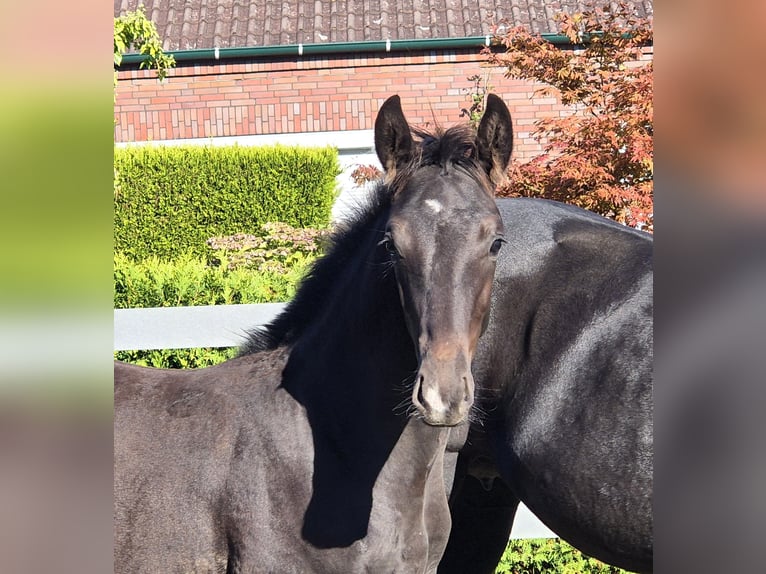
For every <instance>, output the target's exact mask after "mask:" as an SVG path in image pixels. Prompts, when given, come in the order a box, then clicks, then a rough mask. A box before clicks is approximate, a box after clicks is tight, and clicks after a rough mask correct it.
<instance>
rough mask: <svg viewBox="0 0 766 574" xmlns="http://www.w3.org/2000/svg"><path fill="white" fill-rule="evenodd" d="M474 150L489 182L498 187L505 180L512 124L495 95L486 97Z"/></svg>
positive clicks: (504, 108)
mask: <svg viewBox="0 0 766 574" xmlns="http://www.w3.org/2000/svg"><path fill="white" fill-rule="evenodd" d="M476 149H477V152H478V156H479V157H478V159H479V161H480V162H481V165H482V166H483V167H484V169H485V170H486V172H487V174H488V175H489V178H490V180H491V181H492V183H494V184H495V185H498V184H499V183H501V182H502V181H503V180H504V179H505V169H506V168H507V167H508V162H510V161H511V151H512V150H513V124H512V123H511V113H510V112H509V111H508V108H507V107H506V105H505V103H504V102H503V100H501V99H500V98H499V97H498V96H496V95H495V94H489V95H488V96H487V104H486V107H485V108H484V115H483V116H482V118H481V123H480V124H479V133H478V135H477V136H476Z"/></svg>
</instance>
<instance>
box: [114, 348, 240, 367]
mask: <svg viewBox="0 0 766 574" xmlns="http://www.w3.org/2000/svg"><path fill="white" fill-rule="evenodd" d="M236 355H237V348H236V347H231V348H198V349H161V350H159V349H157V350H152V351H117V352H116V353H115V354H114V358H115V359H117V360H118V361H124V362H125V363H132V364H134V365H141V366H142V367H156V368H158V369H201V368H203V367H210V366H212V365H217V364H218V363H223V362H224V361H227V360H229V359H233V358H234V357H235V356H236Z"/></svg>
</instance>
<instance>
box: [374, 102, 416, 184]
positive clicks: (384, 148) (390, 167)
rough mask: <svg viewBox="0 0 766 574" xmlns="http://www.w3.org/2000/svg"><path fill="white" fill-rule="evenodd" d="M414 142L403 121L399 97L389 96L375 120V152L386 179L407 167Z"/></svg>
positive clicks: (407, 126) (404, 120) (407, 125)
mask: <svg viewBox="0 0 766 574" xmlns="http://www.w3.org/2000/svg"><path fill="white" fill-rule="evenodd" d="M413 148H414V142H413V140H412V133H411V132H410V126H409V124H408V123H407V120H406V119H404V112H402V103H401V100H400V99H399V96H391V97H390V98H388V99H387V100H386V101H385V102H384V103H383V105H382V106H381V107H380V111H379V112H378V117H377V118H376V119H375V151H376V152H377V154H378V159H379V160H380V163H381V164H382V165H383V170H384V171H385V172H386V177H387V178H391V177H393V176H394V174H395V173H396V169H397V168H401V167H404V166H405V165H407V164H408V163H409V161H410V159H411V157H412V150H413Z"/></svg>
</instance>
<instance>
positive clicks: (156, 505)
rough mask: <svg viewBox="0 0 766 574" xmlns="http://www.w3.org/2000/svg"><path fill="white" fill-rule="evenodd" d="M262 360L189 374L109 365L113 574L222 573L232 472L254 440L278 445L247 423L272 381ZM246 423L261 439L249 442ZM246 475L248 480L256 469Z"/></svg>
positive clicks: (266, 401) (269, 395) (248, 455)
mask: <svg viewBox="0 0 766 574" xmlns="http://www.w3.org/2000/svg"><path fill="white" fill-rule="evenodd" d="M266 361H267V360H264V359H263V358H261V359H260V363H256V362H253V361H252V359H251V358H244V359H236V360H233V361H228V362H227V363H224V364H222V365H218V366H215V367H209V368H206V369H195V370H182V369H178V370H170V369H168V370H163V369H150V368H144V367H137V366H133V365H125V364H121V363H116V364H115V382H114V388H115V403H114V404H115V415H114V464H115V478H114V489H115V492H114V499H115V503H114V504H115V509H114V510H115V568H116V571H118V572H161V571H190V572H192V571H193V572H226V571H227V564H228V563H229V561H230V559H231V556H230V543H231V540H232V532H231V530H230V529H231V528H232V525H231V520H230V518H231V517H232V512H233V511H232V508H231V504H230V502H229V501H230V500H231V498H232V496H231V493H230V492H229V486H230V482H231V477H232V472H237V473H239V472H240V466H242V465H243V464H245V465H247V464H248V460H252V458H253V456H252V452H253V451H254V450H256V449H258V448H259V444H261V443H271V442H273V443H274V444H275V445H278V444H279V441H278V440H274V437H273V435H274V434H276V431H274V429H273V428H272V427H273V425H269V424H266V420H267V419H264V418H262V419H261V420H258V418H257V415H258V414H261V415H262V416H263V415H266V414H267V413H268V410H269V406H270V404H271V403H272V402H273V401H274V400H275V399H274V398H273V395H274V392H273V390H274V387H276V386H277V385H278V382H279V376H278V375H279V372H280V371H279V370H276V369H273V368H272V365H271V364H268V363H267V362H266ZM264 363H266V364H264ZM277 367H279V365H277ZM258 401H262V403H263V406H262V408H256V407H255V404H256V403H257V402H258ZM256 423H257V428H258V429H260V432H261V433H262V434H263V435H269V436H255V435H256V431H255V430H254V429H256ZM280 432H281V434H284V429H282V430H281V431H280ZM274 448H277V447H274ZM252 470H253V472H252V475H253V480H257V477H258V472H260V470H262V469H260V470H258V471H256V469H255V467H253V468H252ZM168 541H172V542H173V543H172V544H168Z"/></svg>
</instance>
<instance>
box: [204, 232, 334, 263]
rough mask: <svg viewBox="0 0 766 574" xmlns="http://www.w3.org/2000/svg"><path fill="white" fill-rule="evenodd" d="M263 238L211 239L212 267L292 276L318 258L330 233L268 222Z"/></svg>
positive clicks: (234, 236) (239, 235)
mask: <svg viewBox="0 0 766 574" xmlns="http://www.w3.org/2000/svg"><path fill="white" fill-rule="evenodd" d="M263 232H264V233H263V234H262V235H249V234H246V233H237V234H235V235H230V236H226V237H211V238H210V239H208V240H207V244H208V245H209V246H210V248H211V249H213V255H212V256H211V257H210V259H209V261H210V264H211V265H222V266H225V267H228V268H229V269H234V268H237V267H248V268H250V269H256V270H258V271H268V272H272V273H280V274H283V273H289V272H290V270H291V269H293V268H295V267H298V268H303V267H304V266H305V264H306V262H307V261H308V260H310V259H312V258H313V257H314V256H316V255H317V253H318V252H319V249H320V242H321V240H322V239H323V238H325V236H326V235H327V231H324V230H320V229H312V228H304V229H296V228H294V227H291V226H290V225H287V224H286V223H279V222H277V223H271V222H270V223H266V224H264V225H263Z"/></svg>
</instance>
